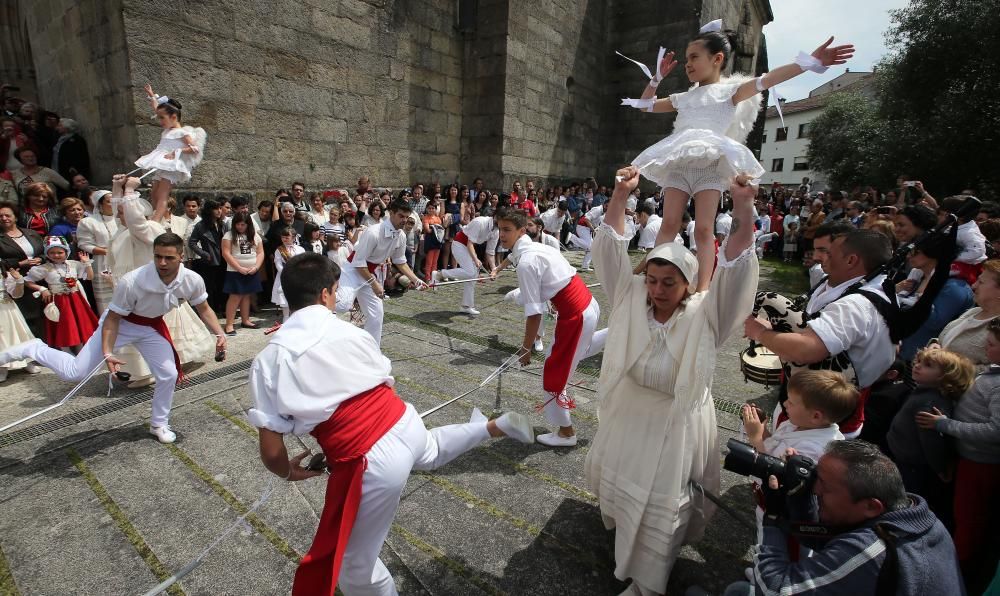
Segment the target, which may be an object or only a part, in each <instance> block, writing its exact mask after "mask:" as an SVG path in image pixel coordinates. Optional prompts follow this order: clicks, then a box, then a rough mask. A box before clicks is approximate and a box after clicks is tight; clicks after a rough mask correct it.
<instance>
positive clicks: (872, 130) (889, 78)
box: [810, 0, 1000, 197]
mask: <svg viewBox="0 0 1000 596" xmlns="http://www.w3.org/2000/svg"><path fill="white" fill-rule="evenodd" d="M887 39H888V41H889V47H890V49H891V53H890V54H889V55H888V56H887V57H886V58H885V59H884V60H883V61H882V63H881V64H880V65H879V67H878V70H877V73H876V81H875V88H876V90H877V100H876V101H875V103H874V105H873V106H871V107H870V108H866V107H865V106H864V105H862V103H863V102H861V101H858V100H857V99H848V98H845V97H831V98H830V102H829V106H830V108H831V109H830V110H828V112H830V114H829V115H827V114H824V115H823V117H822V119H823V120H825V122H824V123H823V126H822V127H820V126H814V128H813V130H812V132H811V141H810V145H811V147H810V161H812V162H813V163H815V164H816V167H817V168H818V169H820V170H822V171H824V172H826V173H827V175H828V176H829V177H830V179H831V180H837V181H838V183H839V184H845V183H850V182H859V181H862V180H863V181H864V182H866V183H871V184H875V185H876V186H880V187H882V188H886V187H888V185H889V184H891V183H892V182H894V180H895V177H896V175H897V174H904V173H905V174H908V175H910V176H911V177H914V178H918V179H921V180H923V181H924V184H925V185H926V186H927V187H928V188H929V189H930V190H931V191H932V192H933V193H935V194H937V195H947V194H952V193H957V192H959V191H961V190H963V189H965V188H970V187H971V188H974V189H976V191H977V192H978V193H979V194H980V195H983V196H988V197H989V196H992V197H995V196H996V195H997V191H998V190H1000V167H998V165H997V157H998V156H1000V0H912V2H911V3H910V5H909V6H907V7H906V8H904V9H900V10H896V11H893V12H892V24H891V26H890V29H889V31H888V32H887ZM850 139H853V140H854V146H855V149H854V151H855V152H856V155H855V156H853V157H852V156H845V155H842V154H839V152H841V151H850V146H851V144H850V142H849V141H850Z"/></svg>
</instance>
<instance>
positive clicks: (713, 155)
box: [632, 75, 764, 187]
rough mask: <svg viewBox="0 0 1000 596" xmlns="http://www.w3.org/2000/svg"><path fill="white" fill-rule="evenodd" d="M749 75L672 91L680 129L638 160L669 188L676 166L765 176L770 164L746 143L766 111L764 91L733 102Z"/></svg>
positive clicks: (728, 174) (646, 172) (725, 175)
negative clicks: (760, 114) (762, 108)
mask: <svg viewBox="0 0 1000 596" xmlns="http://www.w3.org/2000/svg"><path fill="white" fill-rule="evenodd" d="M749 80H752V79H751V78H750V77H745V76H740V75H737V76H733V77H723V78H722V79H721V80H720V81H719V82H718V83H715V84H712V85H705V86H699V85H695V86H694V87H692V88H691V89H690V90H688V91H685V92H683V93H674V94H672V95H670V103H671V104H673V106H674V108H675V109H676V110H677V120H675V121H674V132H673V133H672V134H671V135H670V136H669V137H667V138H665V139H663V140H662V141H659V142H658V143H655V144H653V145H652V146H650V147H649V148H647V149H646V150H645V151H643V152H642V153H640V154H639V156H638V157H636V158H635V159H633V160H632V165H634V166H636V167H637V168H639V172H640V173H641V174H642V175H643V176H645V177H646V178H648V179H649V180H652V181H653V182H655V183H657V184H658V185H660V186H663V187H666V186H668V184H667V174H668V173H669V172H671V171H675V170H704V169H706V168H711V167H713V166H714V167H717V168H718V172H719V175H720V176H722V177H723V178H726V179H728V178H731V177H733V176H735V175H736V174H741V173H746V174H749V175H750V176H751V177H752V178H759V177H760V176H761V175H762V174H764V166H762V165H760V162H758V161H757V158H755V157H754V155H753V153H751V152H750V149H748V148H747V147H746V146H745V145H743V143H744V142H745V141H746V138H747V135H748V134H750V131H751V130H752V129H753V124H754V121H755V120H756V119H757V112H758V111H760V94H757V95H755V96H753V97H752V98H750V99H747V100H745V101H741V102H740V103H739V104H738V105H733V101H732V100H733V94H735V93H736V90H737V89H739V87H740V85H742V84H743V83H745V82H746V81H749Z"/></svg>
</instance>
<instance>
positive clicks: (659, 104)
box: [634, 52, 677, 113]
mask: <svg viewBox="0 0 1000 596" xmlns="http://www.w3.org/2000/svg"><path fill="white" fill-rule="evenodd" d="M676 66H677V61H676V60H674V53H673V52H670V53H668V54H667V55H666V56H664V57H663V60H662V61H660V64H659V65H658V70H657V72H656V76H655V77H654V78H652V79H650V81H649V84H647V85H646V86H645V87H644V88H643V90H642V95H641V96H640V99H639V101H640V102H643V101H645V100H653V103H652V106H651V107H648V108H647V107H643V106H641V105H637V106H634V107H636V108H639V109H643V110H645V111H647V112H657V113H664V112H676V111H677V109H676V108H675V107H674V104H673V103H671V102H670V99H669V98H666V97H665V98H663V99H656V88H657V87H658V86H659V85H660V81H662V80H663V79H664V78H665V77H666V76H667V75H668V74H670V72H671V71H672V70H673V69H674V67H676ZM643 105H645V104H643Z"/></svg>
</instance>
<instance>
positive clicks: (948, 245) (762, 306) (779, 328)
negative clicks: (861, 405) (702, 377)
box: [740, 197, 982, 387]
mask: <svg viewBox="0 0 1000 596" xmlns="http://www.w3.org/2000/svg"><path fill="white" fill-rule="evenodd" d="M981 206H982V203H981V202H980V201H979V199H977V198H975V197H969V198H968V199H966V201H965V203H963V204H962V206H961V208H960V209H958V211H957V212H956V213H954V214H948V217H947V218H946V219H945V220H944V221H943V222H941V223H940V224H938V226H936V227H935V228H933V229H931V230H928V231H925V232H924V233H922V234H920V235H919V236H917V237H916V238H914V239H913V240H911V241H910V242H908V243H907V244H904V245H902V246H900V247H898V248H897V249H896V250H895V251H894V252H893V255H892V257H891V258H890V259H889V260H888V261H886V262H885V263H884V264H883V265H881V266H880V267H877V268H876V269H875V270H874V271H872V272H871V273H869V274H868V275H866V276H865V277H863V278H862V279H860V280H858V281H857V282H856V283H854V284H852V285H851V287H849V288H848V289H847V290H846V291H845V292H844V293H843V294H842V295H841V297H843V296H848V295H851V294H860V295H862V296H864V297H865V298H867V299H868V300H869V301H870V302H871V303H872V305H873V306H874V307H875V308H876V310H878V313H879V314H880V315H881V316H882V318H883V319H884V320H885V323H886V327H888V329H889V335H890V338H891V339H892V341H893V342H898V341H900V340H902V339H904V338H906V337H909V336H910V335H912V334H913V333H914V332H915V331H916V330H917V329H918V328H919V327H920V325H921V324H923V322H924V321H925V320H927V317H928V316H929V315H930V312H931V307H932V306H933V303H934V300H935V298H937V295H938V293H939V292H940V291H941V289H942V288H943V287H944V284H945V282H947V281H948V277H949V275H950V270H951V262H952V260H953V259H954V256H955V254H957V252H958V251H957V248H958V243H957V241H956V237H957V234H958V218H959V217H962V218H965V217H969V216H971V215H974V214H975V213H978V211H979V209H980V207H981ZM934 242H936V243H943V245H944V250H943V253H944V254H946V255H948V256H947V258H944V259H940V260H939V261H938V264H937V267H935V269H934V274H933V275H932V276H931V280H930V281H929V282H928V284H927V288H926V289H925V290H924V293H923V294H921V296H920V298H919V299H918V300H917V301H916V303H915V304H914V305H913V306H912V307H911V308H909V309H906V310H902V309H900V307H899V305H898V304H897V302H896V288H895V281H897V280H899V279H902V278H905V273H906V263H907V257H908V256H909V255H910V253H911V252H913V251H914V250H919V249H920V248H921V247H924V246H927V245H928V244H929V243H934ZM880 275H885V281H883V283H882V289H883V291H884V292H885V295H886V296H887V297H888V298H889V300H888V301H887V300H886V299H885V298H883V297H882V296H879V295H878V294H876V293H874V292H871V291H868V290H864V289H862V288H863V287H864V286H865V285H867V284H868V283H870V282H871V281H872V280H874V279H875V278H877V277H878V276H880ZM817 287H818V286H817ZM815 290H816V288H812V289H811V290H809V292H806V293H805V294H803V295H801V296H799V297H798V298H796V299H794V300H790V299H788V298H786V297H785V296H782V295H781V294H778V293H777V292H758V293H757V296H756V297H755V298H754V306H753V311H752V316H754V317H756V316H758V315H759V314H760V313H761V312H763V313H764V316H765V317H766V318H767V320H768V322H770V323H771V328H772V329H774V330H775V331H776V332H778V333H802V332H804V331H805V330H806V329H807V328H808V321H809V319H810V318H812V317H810V316H809V315H808V314H807V313H806V306H807V304H808V302H809V298H810V297H811V296H812V293H813V292H814V291H815ZM815 314H816V315H818V313H815ZM740 369H741V370H742V372H743V378H744V380H745V381H747V382H749V381H753V382H754V383H760V384H762V385H764V386H765V387H770V386H771V385H780V384H781V380H782V375H784V378H785V379H787V378H788V377H789V376H790V375H792V374H794V373H795V372H796V371H798V370H803V369H809V370H833V371H837V372H841V373H843V374H844V376H846V377H847V379H848V380H849V381H851V382H853V383H854V384H855V386H857V372H856V371H855V370H854V365H853V363H851V360H850V358H849V357H848V356H847V353H846V352H841V353H840V354H833V355H830V356H828V357H827V358H825V359H823V360H821V361H819V362H815V363H809V364H803V363H797V362H781V360H780V359H779V358H778V356H777V355H776V354H774V353H773V352H772V351H770V350H768V349H767V348H766V347H764V346H761V345H760V344H758V343H756V342H755V341H753V340H751V341H750V346H749V347H747V348H746V349H744V350H743V351H742V352H740Z"/></svg>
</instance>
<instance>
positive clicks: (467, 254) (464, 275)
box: [432, 215, 500, 316]
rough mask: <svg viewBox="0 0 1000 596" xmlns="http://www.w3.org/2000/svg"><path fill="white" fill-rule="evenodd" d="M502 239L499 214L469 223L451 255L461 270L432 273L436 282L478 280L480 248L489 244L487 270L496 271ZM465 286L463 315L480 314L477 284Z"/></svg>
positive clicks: (458, 235)
mask: <svg viewBox="0 0 1000 596" xmlns="http://www.w3.org/2000/svg"><path fill="white" fill-rule="evenodd" d="M499 237H500V232H499V230H497V226H496V215H492V216H490V215H483V216H480V217H476V218H474V219H473V220H472V221H470V222H469V223H467V224H465V226H463V227H462V229H461V230H460V231H459V232H458V233H457V234H455V238H454V242H453V244H452V247H453V248H452V252H451V254H452V255H454V257H455V260H456V261H458V268H457V269H445V270H443V271H435V272H434V273H433V274H432V277H433V279H434V282H435V283H440V282H442V281H444V280H445V279H475V278H477V277H479V271H480V269H482V268H483V264H482V262H481V261H480V260H479V257H478V256H477V255H476V245H477V244H483V243H484V242H485V243H486V267H487V269H486V271H492V270H493V269H494V268H495V267H496V265H495V263H494V256H495V255H496V246H497V240H498V239H499ZM459 245H461V246H459ZM462 285H463V287H462V312H464V313H465V314H468V315H472V316H476V315H478V314H479V311H478V310H476V282H471V281H470V282H468V283H465V284H462Z"/></svg>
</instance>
